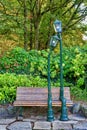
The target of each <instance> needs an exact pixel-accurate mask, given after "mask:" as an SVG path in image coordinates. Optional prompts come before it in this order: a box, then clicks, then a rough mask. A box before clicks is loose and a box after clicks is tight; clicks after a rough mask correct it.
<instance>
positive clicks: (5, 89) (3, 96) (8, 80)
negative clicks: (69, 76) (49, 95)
mask: <svg viewBox="0 0 87 130" xmlns="http://www.w3.org/2000/svg"><path fill="white" fill-rule="evenodd" d="M19 86H26V87H46V86H47V80H46V79H44V78H43V79H41V78H40V77H39V76H36V77H32V76H27V75H15V74H10V73H5V74H0V102H1V103H5V102H13V101H14V100H15V96H16V88H17V87H19Z"/></svg>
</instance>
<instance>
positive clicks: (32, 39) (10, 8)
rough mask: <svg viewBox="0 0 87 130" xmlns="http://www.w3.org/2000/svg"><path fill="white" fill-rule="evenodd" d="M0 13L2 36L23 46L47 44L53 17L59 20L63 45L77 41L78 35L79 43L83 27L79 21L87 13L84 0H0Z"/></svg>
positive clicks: (46, 45)
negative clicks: (61, 27)
mask: <svg viewBox="0 0 87 130" xmlns="http://www.w3.org/2000/svg"><path fill="white" fill-rule="evenodd" d="M83 4H84V6H83V7H82V5H83ZM0 14H1V15H0V16H1V18H0V19H1V20H0V25H1V26H0V35H1V36H2V35H3V36H5V37H6V38H7V39H9V40H10V41H11V40H13V41H15V43H17V44H18V45H19V46H23V47H24V48H25V49H43V48H47V47H48V44H49V39H50V37H51V35H53V34H54V30H53V26H52V24H53V22H54V20H55V19H59V20H61V21H62V26H63V41H64V43H65V44H66V45H67V44H68V45H69V43H70V42H72V43H70V44H73V42H74V44H77V43H76V41H77V39H78V43H79V41H80V42H81V43H82V39H81V35H82V33H83V31H84V30H83V29H82V26H81V21H82V20H83V19H84V18H85V17H86V16H87V2H86V0H73V1H71V0H11V1H9V0H4V1H3V0H1V1H0ZM78 26H79V27H78ZM78 31H79V33H78V36H77V35H76V34H77V32H78ZM72 36H73V37H72ZM15 37H16V38H15ZM66 37H67V38H66ZM66 39H67V40H66ZM71 39H72V41H71ZM74 39H75V40H74Z"/></svg>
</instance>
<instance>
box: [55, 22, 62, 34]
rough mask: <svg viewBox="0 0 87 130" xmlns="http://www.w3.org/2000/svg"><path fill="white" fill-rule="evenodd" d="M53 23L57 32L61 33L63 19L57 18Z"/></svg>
mask: <svg viewBox="0 0 87 130" xmlns="http://www.w3.org/2000/svg"><path fill="white" fill-rule="evenodd" d="M53 25H54V29H55V32H57V33H61V32H62V23H61V21H59V20H56V21H55V22H54V23H53Z"/></svg>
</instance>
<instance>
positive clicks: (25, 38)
mask: <svg viewBox="0 0 87 130" xmlns="http://www.w3.org/2000/svg"><path fill="white" fill-rule="evenodd" d="M26 19H27V8H26V0H24V49H25V50H27V25H26V23H27V21H26Z"/></svg>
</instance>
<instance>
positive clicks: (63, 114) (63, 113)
mask: <svg viewBox="0 0 87 130" xmlns="http://www.w3.org/2000/svg"><path fill="white" fill-rule="evenodd" d="M60 120H61V121H68V120H69V119H68V113H67V106H66V99H65V98H63V99H62V110H61V116H60Z"/></svg>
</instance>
